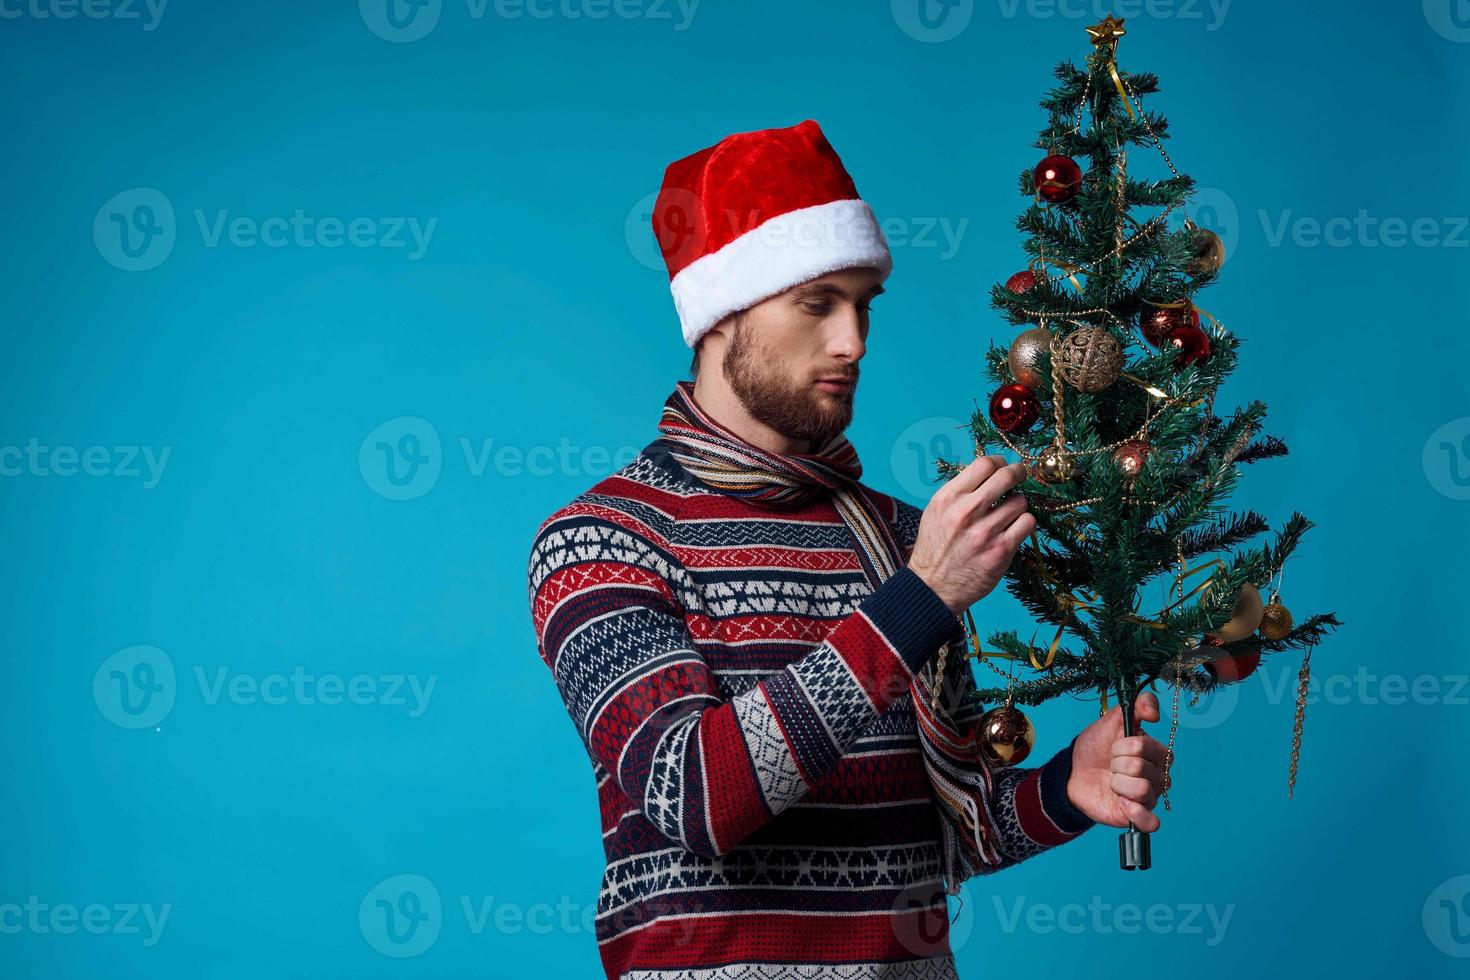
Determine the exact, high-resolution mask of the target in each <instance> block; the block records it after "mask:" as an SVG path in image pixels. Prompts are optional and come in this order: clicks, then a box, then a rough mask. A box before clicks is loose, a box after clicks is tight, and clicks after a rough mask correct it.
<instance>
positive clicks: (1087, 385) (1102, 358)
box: [1056, 327, 1123, 394]
mask: <svg viewBox="0 0 1470 980" xmlns="http://www.w3.org/2000/svg"><path fill="white" fill-rule="evenodd" d="M1056 369H1057V373H1059V374H1060V375H1061V376H1062V380H1064V381H1066V382H1067V384H1069V385H1071V386H1072V387H1073V388H1076V389H1077V390H1078V391H1085V392H1088V393H1089V394H1096V393H1097V392H1099V391H1106V390H1107V389H1108V388H1111V387H1112V386H1113V383H1114V382H1116V381H1117V380H1118V376H1119V375H1120V374H1121V373H1122V372H1123V345H1122V344H1120V343H1118V338H1116V337H1114V336H1113V335H1112V334H1110V333H1108V332H1107V331H1106V330H1104V329H1103V328H1102V327H1082V328H1081V329H1078V330H1073V331H1072V332H1071V333H1069V334H1067V336H1065V337H1063V338H1062V341H1061V345H1060V347H1059V348H1058V350H1057V354H1056Z"/></svg>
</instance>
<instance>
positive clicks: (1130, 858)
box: [1118, 828, 1152, 871]
mask: <svg viewBox="0 0 1470 980" xmlns="http://www.w3.org/2000/svg"><path fill="white" fill-rule="evenodd" d="M1118 863H1119V865H1120V866H1121V867H1122V868H1123V870H1124V871H1147V870H1148V869H1149V867H1150V866H1151V863H1152V862H1151V861H1150V860H1149V853H1148V834H1146V833H1144V832H1143V831H1141V830H1133V829H1131V828H1130V829H1128V830H1125V831H1123V833H1121V834H1119V835H1118Z"/></svg>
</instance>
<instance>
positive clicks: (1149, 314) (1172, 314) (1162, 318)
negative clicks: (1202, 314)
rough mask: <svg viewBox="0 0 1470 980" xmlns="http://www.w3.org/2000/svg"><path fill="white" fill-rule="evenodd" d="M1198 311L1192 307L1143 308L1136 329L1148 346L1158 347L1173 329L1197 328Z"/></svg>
mask: <svg viewBox="0 0 1470 980" xmlns="http://www.w3.org/2000/svg"><path fill="white" fill-rule="evenodd" d="M1199 324H1200V321H1199V310H1197V309H1195V308H1194V307H1193V306H1145V307H1144V308H1143V315H1142V316H1140V317H1139V318H1138V327H1139V329H1140V330H1142V331H1143V337H1144V339H1145V340H1147V341H1148V342H1149V343H1150V344H1153V345H1154V346H1155V347H1158V346H1159V345H1160V344H1161V343H1163V340H1164V335H1165V334H1167V333H1168V332H1169V331H1170V330H1173V329H1174V328H1175V327H1186V326H1188V327H1198V326H1199Z"/></svg>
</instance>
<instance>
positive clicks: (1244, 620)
mask: <svg viewBox="0 0 1470 980" xmlns="http://www.w3.org/2000/svg"><path fill="white" fill-rule="evenodd" d="M1265 614H1266V607H1265V606H1264V605H1262V603H1261V591H1260V590H1259V589H1257V588H1256V587H1255V586H1254V585H1251V584H1250V583H1249V582H1247V583H1245V584H1244V585H1242V586H1241V587H1240V595H1238V596H1236V598H1235V609H1234V611H1232V612H1231V614H1230V619H1229V621H1228V622H1226V624H1225V625H1224V626H1221V627H1220V628H1219V629H1217V630H1212V631H1211V632H1210V633H1209V635H1210V636H1213V637H1215V638H1216V639H1220V640H1224V641H1225V642H1226V643H1234V642H1235V641H1236V640H1243V639H1245V638H1246V637H1247V636H1250V635H1251V634H1252V633H1254V632H1255V631H1256V627H1258V626H1260V625H1261V617H1262V616H1264V615H1265Z"/></svg>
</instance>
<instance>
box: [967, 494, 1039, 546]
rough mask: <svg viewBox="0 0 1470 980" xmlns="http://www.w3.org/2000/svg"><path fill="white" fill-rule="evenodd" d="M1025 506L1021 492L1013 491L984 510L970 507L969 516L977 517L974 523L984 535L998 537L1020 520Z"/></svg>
mask: <svg viewBox="0 0 1470 980" xmlns="http://www.w3.org/2000/svg"><path fill="white" fill-rule="evenodd" d="M980 492H982V491H978V490H977V491H976V493H977V494H978V493H980ZM1027 507H1028V504H1027V502H1026V498H1025V497H1024V496H1023V495H1022V494H1019V493H1015V494H1012V495H1011V496H1009V497H1007V498H1006V499H1005V500H1002V501H1001V502H1000V503H998V504H996V505H995V506H994V507H992V508H990V509H989V510H984V509H982V508H979V507H976V508H972V509H971V511H970V515H969V516H970V517H971V518H972V519H973V518H975V517H978V518H979V520H978V521H976V524H977V525H978V526H979V527H980V529H981V533H982V534H984V535H985V536H986V537H992V538H994V537H1000V536H1002V535H1004V534H1005V532H1006V531H1008V530H1010V527H1011V525H1012V524H1014V523H1016V521H1018V520H1020V519H1021V515H1022V514H1025V513H1026V509H1027ZM1033 520H1034V518H1033Z"/></svg>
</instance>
